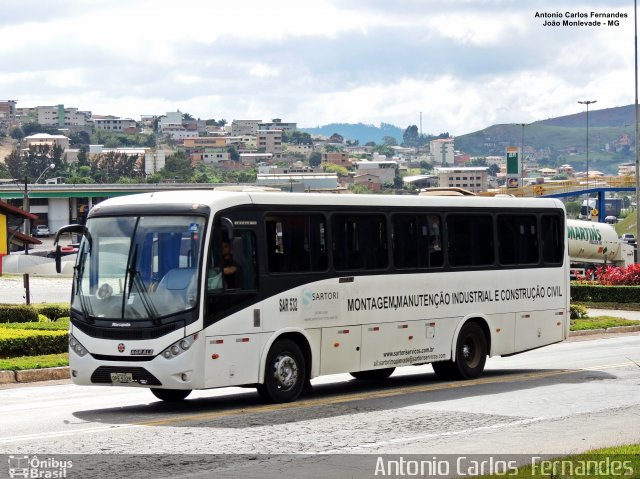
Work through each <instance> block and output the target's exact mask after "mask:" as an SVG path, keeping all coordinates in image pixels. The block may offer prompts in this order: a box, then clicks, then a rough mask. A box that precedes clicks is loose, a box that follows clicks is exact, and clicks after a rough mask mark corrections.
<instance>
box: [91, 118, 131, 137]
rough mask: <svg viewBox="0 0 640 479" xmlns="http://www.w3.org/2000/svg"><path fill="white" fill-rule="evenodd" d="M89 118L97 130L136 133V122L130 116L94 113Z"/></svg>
mask: <svg viewBox="0 0 640 479" xmlns="http://www.w3.org/2000/svg"><path fill="white" fill-rule="evenodd" d="M91 119H92V121H93V125H94V127H95V128H96V129H97V130H107V131H117V132H119V133H120V132H122V133H136V132H137V131H138V127H137V124H136V122H135V121H134V120H132V119H131V118H119V117H117V116H111V115H107V116H96V115H94V116H93V117H92V118H91Z"/></svg>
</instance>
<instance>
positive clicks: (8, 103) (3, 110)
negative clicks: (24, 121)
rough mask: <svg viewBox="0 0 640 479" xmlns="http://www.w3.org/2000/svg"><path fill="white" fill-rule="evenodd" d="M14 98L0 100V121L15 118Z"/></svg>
mask: <svg viewBox="0 0 640 479" xmlns="http://www.w3.org/2000/svg"><path fill="white" fill-rule="evenodd" d="M16 104H17V102H16V100H3V101H0V121H6V120H8V121H13V120H15V119H16Z"/></svg>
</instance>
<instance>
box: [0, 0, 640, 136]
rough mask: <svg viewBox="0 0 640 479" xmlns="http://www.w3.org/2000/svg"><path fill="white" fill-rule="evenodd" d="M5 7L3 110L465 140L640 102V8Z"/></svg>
mask: <svg viewBox="0 0 640 479" xmlns="http://www.w3.org/2000/svg"><path fill="white" fill-rule="evenodd" d="M0 11H1V12H2V15H0V100H16V101H17V102H18V104H17V106H18V107H19V108H20V107H34V106H39V105H58V104H64V105H65V107H75V108H78V109H79V110H88V111H91V112H92V113H93V114H97V115H116V116H120V117H127V118H133V119H134V120H140V116H141V115H161V114H164V113H166V112H169V111H176V110H180V111H181V112H183V113H189V114H191V115H192V116H193V117H195V118H201V119H210V118H213V119H216V120H220V119H222V118H224V119H226V120H227V122H231V121H232V120H234V119H238V120H246V119H256V120H263V121H269V120H271V119H273V118H281V119H282V120H283V121H285V122H297V124H298V126H299V127H315V126H320V125H325V124H329V123H365V124H373V125H379V124H380V123H391V124H393V125H396V126H399V127H400V128H406V127H407V126H409V125H416V126H418V127H419V128H420V127H421V131H422V132H423V133H425V134H429V133H431V134H439V133H442V132H449V133H450V134H452V135H462V134H465V133H470V132H473V131H477V130H479V129H482V128H485V127H487V126H490V125H492V124H496V123H530V122H533V121H537V120H543V119H546V118H551V117H556V116H561V115H568V114H573V113H578V112H580V111H584V106H583V105H580V104H578V103H577V102H578V101H584V100H597V103H596V104H594V105H591V106H590V110H591V111H592V110H594V109H596V110H597V109H603V108H612V107H617V106H624V105H629V104H632V103H634V101H635V89H634V72H635V67H634V60H635V54H634V12H633V1H631V0H624V1H622V0H597V1H596V0H591V1H587V0H582V1H573V0H554V1H551V0H386V1H380V0H269V1H264V0H262V1H257V0H233V1H224V2H223V1H220V0H180V1H165V0H91V1H86V0H20V1H18V0H0ZM591 12H595V13H609V14H622V15H624V14H626V18H624V17H623V18H618V19H617V20H619V25H618V26H615V25H611V26H609V25H607V21H608V19H606V18H604V19H603V18H600V19H597V18H592V17H591ZM545 13H547V14H552V13H553V14H560V15H561V16H562V18H546V19H545V18H541V17H540V16H538V17H536V14H545ZM567 13H570V14H571V13H576V14H584V15H587V18H575V17H574V18H567V17H566V14H567ZM553 20H555V21H559V22H562V21H563V20H569V21H576V20H581V21H594V20H599V21H601V22H603V23H604V25H601V26H562V25H559V26H545V25H544V22H545V21H553ZM614 20H616V18H614Z"/></svg>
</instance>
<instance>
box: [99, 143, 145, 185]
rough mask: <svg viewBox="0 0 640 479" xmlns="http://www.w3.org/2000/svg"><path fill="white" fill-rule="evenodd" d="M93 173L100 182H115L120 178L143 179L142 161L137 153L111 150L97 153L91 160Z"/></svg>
mask: <svg viewBox="0 0 640 479" xmlns="http://www.w3.org/2000/svg"><path fill="white" fill-rule="evenodd" d="M91 174H92V176H93V177H94V178H95V179H96V181H98V182H99V183H113V182H114V181H119V180H120V178H126V179H127V180H123V181H129V180H132V179H137V180H138V181H139V180H141V179H142V176H143V168H142V161H141V159H140V158H139V157H138V156H137V155H127V154H125V153H117V152H113V151H112V152H109V153H106V154H100V155H96V156H95V157H94V158H93V159H92V161H91Z"/></svg>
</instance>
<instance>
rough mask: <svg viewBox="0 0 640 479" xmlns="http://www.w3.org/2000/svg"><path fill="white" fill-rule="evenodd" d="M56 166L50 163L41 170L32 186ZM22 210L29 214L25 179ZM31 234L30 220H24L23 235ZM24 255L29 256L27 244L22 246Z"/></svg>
mask: <svg viewBox="0 0 640 479" xmlns="http://www.w3.org/2000/svg"><path fill="white" fill-rule="evenodd" d="M55 167H56V165H55V164H54V163H51V164H49V165H47V167H46V168H45V169H44V170H42V173H40V176H38V178H37V179H36V181H35V182H34V183H33V184H34V185H35V184H37V183H38V181H40V178H42V177H43V176H44V174H45V173H46V172H47V171H49V170H51V169H53V168H55ZM22 209H23V210H24V211H26V212H27V213H30V211H29V210H30V207H29V189H28V188H27V177H26V176H25V177H24V198H23V200H22ZM30 233H31V220H29V218H25V220H24V234H26V235H28V234H30ZM24 254H29V244H28V243H27V242H25V244H24Z"/></svg>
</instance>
